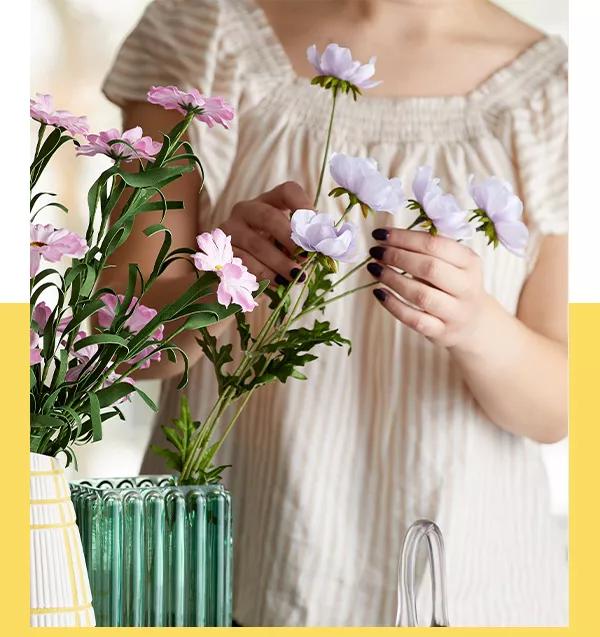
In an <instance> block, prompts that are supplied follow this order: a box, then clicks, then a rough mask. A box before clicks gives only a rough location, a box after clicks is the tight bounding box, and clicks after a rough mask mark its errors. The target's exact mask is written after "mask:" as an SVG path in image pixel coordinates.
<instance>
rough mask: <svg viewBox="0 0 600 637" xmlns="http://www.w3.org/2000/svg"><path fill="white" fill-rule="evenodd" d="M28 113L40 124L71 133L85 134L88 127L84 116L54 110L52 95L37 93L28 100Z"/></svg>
mask: <svg viewBox="0 0 600 637" xmlns="http://www.w3.org/2000/svg"><path fill="white" fill-rule="evenodd" d="M29 114H30V115H31V117H32V119H35V120H36V121H38V122H41V123H42V124H49V125H50V126H56V127H57V128H64V129H65V130H66V131H67V132H68V133H69V134H71V135H87V133H88V132H89V130H90V127H89V125H88V123H87V119H86V118H85V117H77V116H76V115H73V113H70V112H69V111H55V110H54V106H53V105H52V95H44V94H42V93H37V94H36V96H35V98H33V97H32V98H31V99H30V100H29Z"/></svg>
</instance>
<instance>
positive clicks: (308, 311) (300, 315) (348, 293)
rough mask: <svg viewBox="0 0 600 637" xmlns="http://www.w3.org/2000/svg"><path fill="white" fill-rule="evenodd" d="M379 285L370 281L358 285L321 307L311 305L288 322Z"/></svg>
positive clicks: (293, 321) (325, 302)
mask: <svg viewBox="0 0 600 637" xmlns="http://www.w3.org/2000/svg"><path fill="white" fill-rule="evenodd" d="M378 283H379V281H371V283H365V284H364V285H359V286H358V287H357V288H353V289H352V290H347V291H346V292H343V293H342V294H338V295H337V296H334V297H332V298H330V299H327V301H323V303H321V305H313V306H311V307H309V308H308V309H306V310H302V312H300V314H298V315H297V316H294V317H293V318H292V320H291V321H290V324H291V323H295V322H296V321H297V320H298V319H299V318H300V317H302V316H304V315H306V314H310V313H311V312H314V311H315V310H320V309H321V308H322V307H325V306H326V305H329V304H330V303H333V302H334V301H338V300H339V299H342V298H344V297H345V296H349V295H350V294H354V293H355V292H358V291H359V290H364V289H366V288H371V287H373V286H374V285H377V284H378Z"/></svg>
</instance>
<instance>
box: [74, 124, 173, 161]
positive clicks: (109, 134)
mask: <svg viewBox="0 0 600 637" xmlns="http://www.w3.org/2000/svg"><path fill="white" fill-rule="evenodd" d="M117 139H118V140H123V141H125V142H127V144H124V143H121V142H116V143H112V144H111V143H110V142H114V141H115V140H117ZM86 140H87V142H88V143H87V144H82V145H81V146H80V147H79V148H78V149H77V154H78V155H87V156H88V157H92V156H93V155H106V156H107V157H110V158H111V159H114V160H115V161H117V160H120V161H131V160H132V159H146V160H148V161H153V160H154V157H155V156H156V155H158V153H159V152H160V149H161V148H162V143H161V142H155V141H154V140H153V139H152V137H149V136H148V135H147V136H144V134H143V131H142V129H141V127H140V126H135V127H134V128H130V129H129V130H125V131H123V132H122V133H121V132H120V131H119V130H117V129H116V128H110V129H109V130H104V131H100V132H99V133H98V134H97V135H95V134H90V135H87V136H86Z"/></svg>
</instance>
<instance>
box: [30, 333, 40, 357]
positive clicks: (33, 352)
mask: <svg viewBox="0 0 600 637" xmlns="http://www.w3.org/2000/svg"><path fill="white" fill-rule="evenodd" d="M41 362H42V351H41V349H40V336H39V334H37V333H36V332H35V331H34V330H29V364H30V365H37V363H41Z"/></svg>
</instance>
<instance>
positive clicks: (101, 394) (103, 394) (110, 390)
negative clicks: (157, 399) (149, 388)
mask: <svg viewBox="0 0 600 637" xmlns="http://www.w3.org/2000/svg"><path fill="white" fill-rule="evenodd" d="M132 391H135V387H134V386H133V385H132V384H131V383H125V382H118V383H114V384H113V385H110V386H109V387H105V388H104V389H99V390H98V391H97V392H96V396H97V397H98V402H99V403H100V407H110V406H111V405H113V404H115V403H118V402H119V401H120V400H121V399H122V398H125V396H127V395H128V394H131V392H132Z"/></svg>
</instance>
